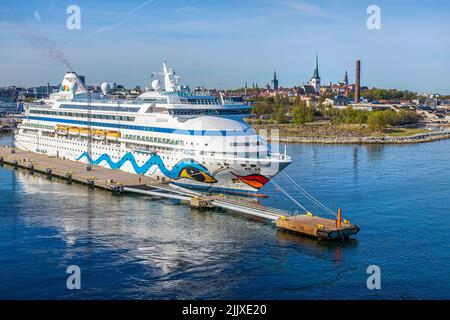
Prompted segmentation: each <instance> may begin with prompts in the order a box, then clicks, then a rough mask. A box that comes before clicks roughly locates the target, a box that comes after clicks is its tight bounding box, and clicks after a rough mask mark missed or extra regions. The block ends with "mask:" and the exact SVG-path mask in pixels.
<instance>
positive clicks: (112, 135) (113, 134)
mask: <svg viewBox="0 0 450 320" xmlns="http://www.w3.org/2000/svg"><path fill="white" fill-rule="evenodd" d="M120 137H121V134H120V132H119V131H107V132H106V139H108V140H117V139H119V138H120Z"/></svg>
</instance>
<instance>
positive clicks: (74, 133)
mask: <svg viewBox="0 0 450 320" xmlns="http://www.w3.org/2000/svg"><path fill="white" fill-rule="evenodd" d="M69 134H70V135H72V136H78V135H79V134H80V128H78V127H69Z"/></svg>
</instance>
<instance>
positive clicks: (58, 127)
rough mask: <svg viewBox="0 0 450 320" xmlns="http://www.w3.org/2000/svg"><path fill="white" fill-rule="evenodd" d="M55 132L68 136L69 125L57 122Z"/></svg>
mask: <svg viewBox="0 0 450 320" xmlns="http://www.w3.org/2000/svg"><path fill="white" fill-rule="evenodd" d="M55 132H56V133H57V134H59V135H61V136H67V133H68V130H67V126H63V125H60V124H57V125H56V130H55Z"/></svg>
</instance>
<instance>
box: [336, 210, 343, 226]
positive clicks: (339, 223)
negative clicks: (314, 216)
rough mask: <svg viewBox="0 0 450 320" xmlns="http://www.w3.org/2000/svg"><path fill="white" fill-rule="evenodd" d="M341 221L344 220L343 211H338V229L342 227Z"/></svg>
mask: <svg viewBox="0 0 450 320" xmlns="http://www.w3.org/2000/svg"><path fill="white" fill-rule="evenodd" d="M341 220H342V211H341V209H338V214H337V217H336V228H338V229H339V228H340V227H341Z"/></svg>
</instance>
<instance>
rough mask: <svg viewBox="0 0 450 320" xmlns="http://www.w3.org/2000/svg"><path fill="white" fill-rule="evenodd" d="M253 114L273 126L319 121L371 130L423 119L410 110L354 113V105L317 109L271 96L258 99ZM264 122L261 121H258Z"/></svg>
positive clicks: (295, 99) (298, 100) (319, 105)
mask: <svg viewBox="0 0 450 320" xmlns="http://www.w3.org/2000/svg"><path fill="white" fill-rule="evenodd" d="M252 112H253V114H254V115H256V116H264V117H266V119H268V121H270V122H272V123H278V124H284V123H293V124H297V125H302V124H305V123H311V122H314V120H315V119H316V118H322V119H328V120H330V121H331V122H332V123H333V124H336V125H337V124H365V125H367V126H368V127H369V128H370V129H372V130H384V129H386V128H387V126H396V125H404V124H411V123H416V122H418V121H419V120H420V116H419V115H418V114H416V113H415V112H413V111H408V110H400V111H398V112H397V111H394V110H376V111H368V110H355V109H353V108H352V107H351V106H348V107H346V108H344V109H336V108H333V107H332V106H327V105H325V104H323V103H319V104H318V106H317V107H315V108H314V107H313V106H309V105H308V104H307V103H306V102H305V101H302V100H301V99H300V98H298V97H296V98H294V99H290V98H288V97H281V96H275V97H269V98H263V99H259V100H258V101H256V102H255V104H254V107H253V111H252ZM259 121H262V120H259Z"/></svg>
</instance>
